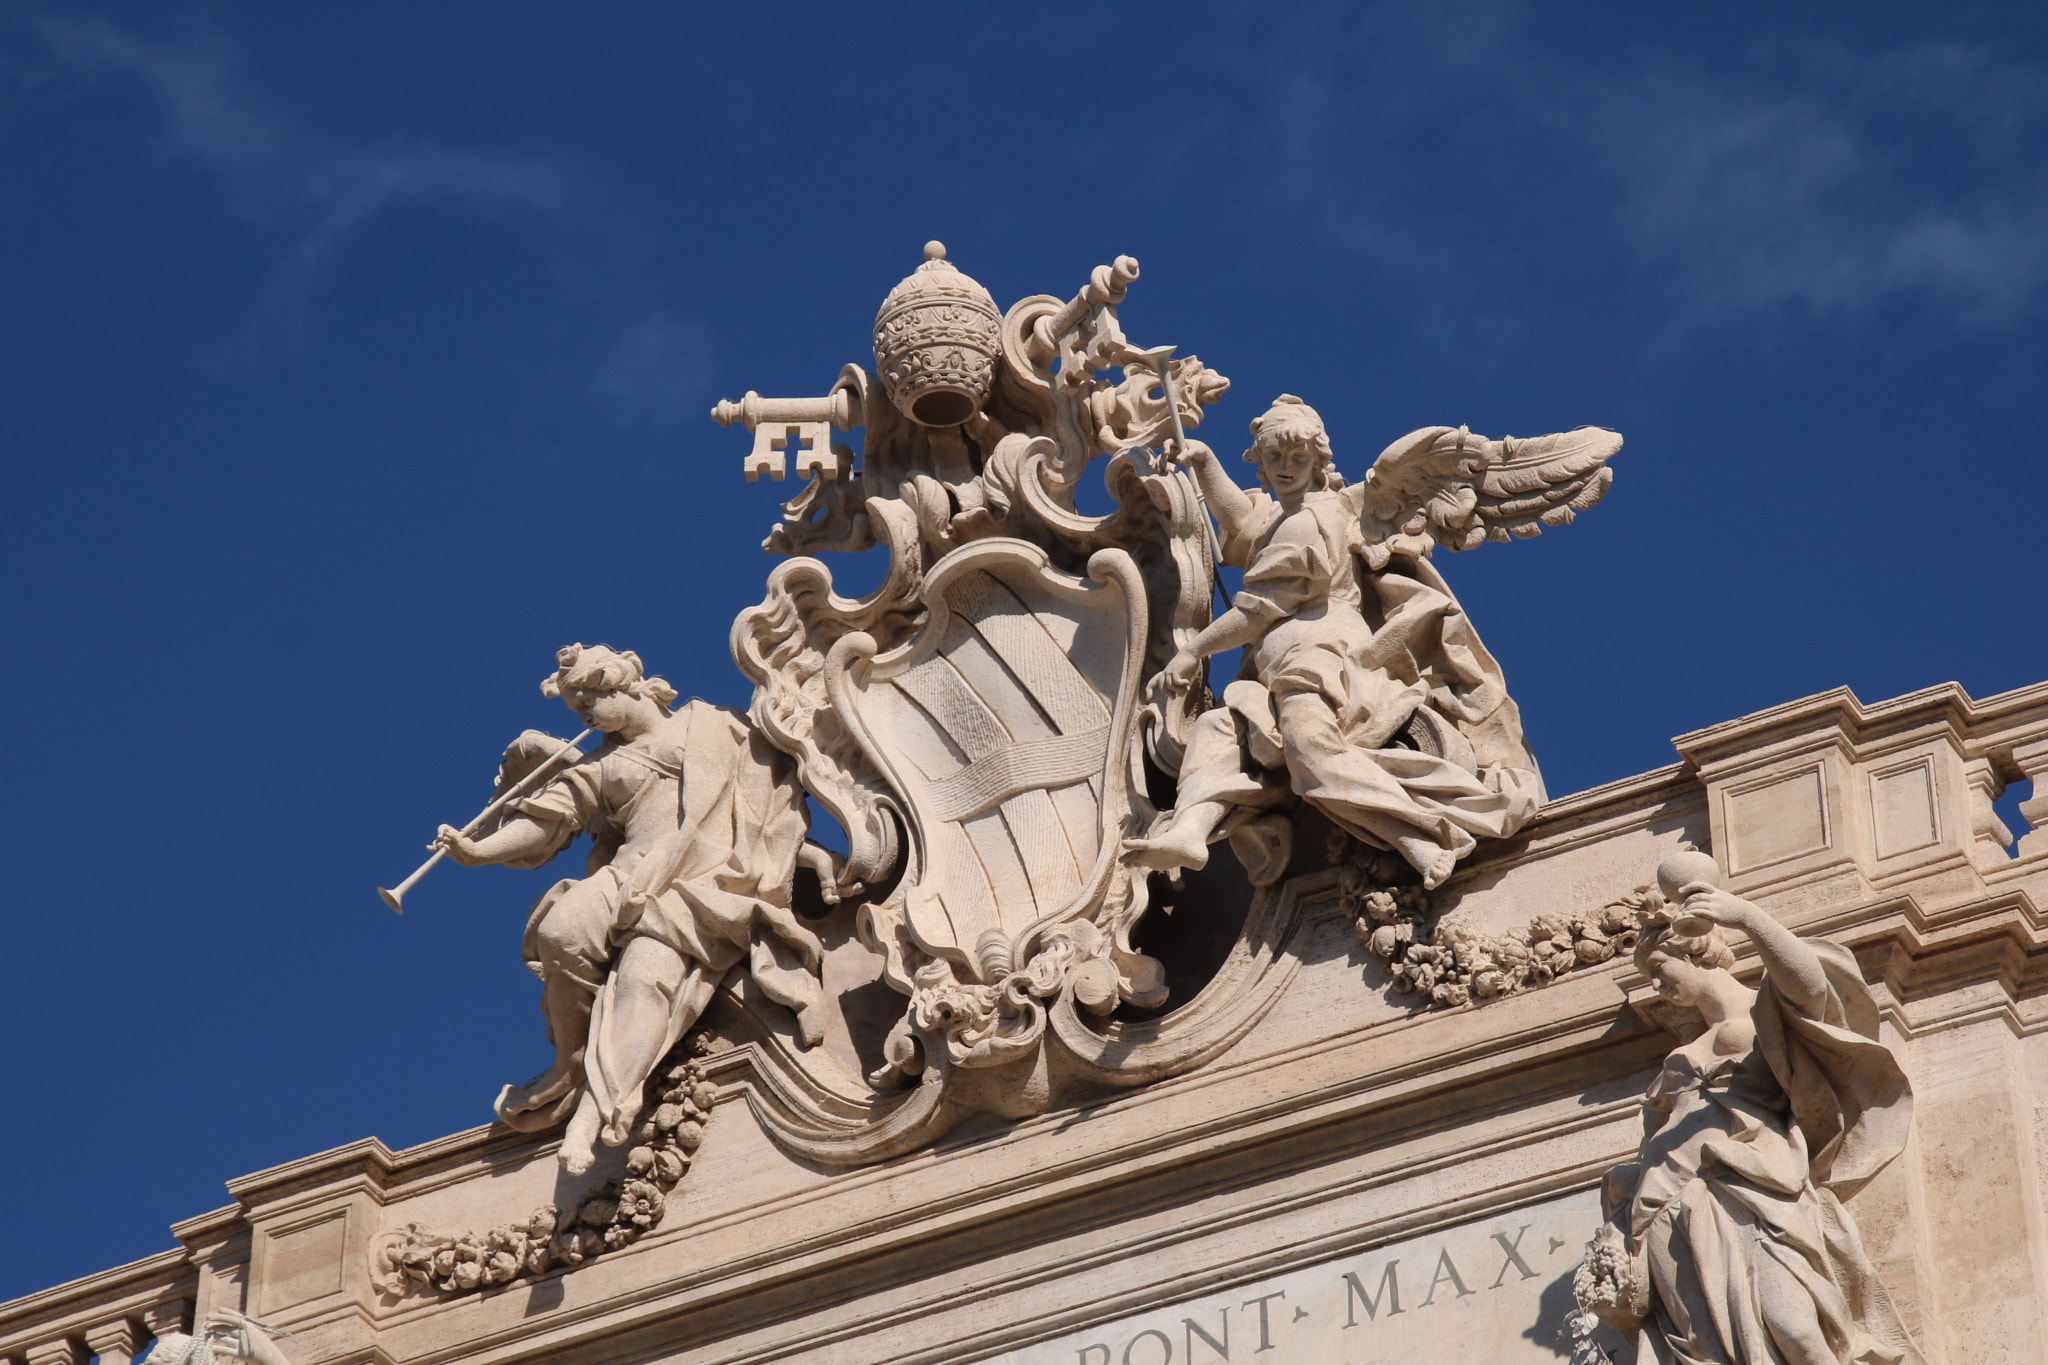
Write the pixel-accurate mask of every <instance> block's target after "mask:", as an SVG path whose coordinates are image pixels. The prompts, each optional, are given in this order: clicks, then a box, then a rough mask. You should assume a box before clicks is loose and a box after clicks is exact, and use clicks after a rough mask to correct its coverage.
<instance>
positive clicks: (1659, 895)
mask: <svg viewBox="0 0 2048 1365" xmlns="http://www.w3.org/2000/svg"><path fill="white" fill-rule="evenodd" d="M1657 881H1658V890H1657V892H1656V893H1655V894H1653V895H1651V897H1650V898H1649V900H1648V901H1647V902H1646V903H1645V904H1644V906H1643V909H1642V918H1641V927H1639V928H1638V929H1637V930H1636V951H1635V963H1636V970H1637V971H1639V972H1641V973H1642V974H1643V975H1644V976H1646V977H1648V978H1649V979H1650V984H1651V985H1652V986H1654V987H1655V988H1656V991H1657V994H1659V995H1661V996H1663V997H1664V998H1665V999H1666V1000H1669V1001H1670V1002H1671V1003H1672V1004H1674V1005H1680V1006H1687V1007H1690V1006H1691V1005H1692V1004H1693V1002H1694V1001H1695V1000H1697V999H1698V998H1699V992H1700V989H1701V987H1702V986H1703V985H1704V983H1705V979H1706V977H1707V974H1708V973H1711V972H1716V971H1727V970H1728V969H1729V968H1730V967H1733V966H1734V965H1735V952H1734V950H1733V949H1731V948H1730V947H1729V946H1728V940H1727V939H1726V938H1723V937H1722V935H1721V931H1720V930H1719V929H1709V930H1708V931H1707V932H1706V933H1704V934H1678V933H1673V932H1672V928H1671V925H1672V917H1673V915H1674V914H1675V913H1676V911H1677V906H1678V893H1679V891H1680V890H1681V889H1682V888H1683V887H1686V886H1690V885H1692V884H1693V883H1695V882H1702V881H1703V882H1708V883H1709V884H1712V885H1717V886H1718V885H1719V884H1720V882H1721V869H1720V867H1719V866H1718V865H1716V864H1715V862H1714V860H1713V859H1712V858H1710V857H1708V856H1707V855H1706V854H1704V853H1681V854H1674V855H1672V856H1671V857H1669V858H1667V859H1665V860H1664V862H1663V864H1662V865H1660V866H1659V867H1658V869H1657Z"/></svg>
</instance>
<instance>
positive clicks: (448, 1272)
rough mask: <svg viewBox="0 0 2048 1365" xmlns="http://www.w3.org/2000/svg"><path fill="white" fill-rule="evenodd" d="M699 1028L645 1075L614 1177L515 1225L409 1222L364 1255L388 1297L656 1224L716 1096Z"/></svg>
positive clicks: (611, 1244)
mask: <svg viewBox="0 0 2048 1365" xmlns="http://www.w3.org/2000/svg"><path fill="white" fill-rule="evenodd" d="M710 1050H711V1039H710V1036H709V1035H708V1034H705V1033H703V1032H701V1031H700V1032H695V1033H691V1034H689V1035H688V1036H687V1037H685V1038H684V1039H683V1041H682V1042H681V1043H679V1044H677V1045H676V1047H675V1048H674V1049H673V1050H672V1051H671V1052H670V1053H669V1055H668V1056H667V1057H666V1058H664V1059H663V1061H662V1064H661V1065H660V1066H658V1067H656V1068H655V1069H654V1075H653V1076H652V1077H651V1078H650V1079H649V1080H648V1082H647V1090H646V1093H645V1097H644V1099H645V1104H644V1107H643V1109H642V1114H643V1115H644V1117H642V1119H641V1121H640V1126H639V1128H638V1129H637V1130H636V1131H635V1132H634V1135H633V1136H634V1145H633V1146H632V1147H631V1148H629V1149H628V1150H627V1152H626V1174H625V1177H624V1178H623V1179H620V1180H613V1181H608V1182H606V1183H605V1184H604V1185H601V1186H599V1187H598V1188H597V1189H595V1190H592V1191H591V1192H590V1193H588V1194H586V1195H584V1196H583V1198H582V1199H581V1200H580V1201H579V1202H578V1203H577V1205H576V1207H574V1208H573V1209H570V1210H568V1211H567V1212H566V1213H563V1212H561V1211H559V1210H557V1209H556V1208H555V1206H554V1205H553V1204H544V1205H542V1206H541V1207H540V1208H537V1209H535V1210H534V1211H533V1212H532V1213H531V1214H528V1215H527V1217H526V1218H525V1219H524V1220H523V1221H520V1222H516V1223H505V1224H501V1225H500V1226H498V1227H494V1228H492V1229H490V1230H489V1231H487V1232H480V1233H479V1232H467V1233H463V1234H461V1235H459V1236H450V1235H448V1234H446V1233H439V1232H429V1231H427V1230H425V1229H423V1228H421V1227H420V1225H419V1224H417V1223H408V1224H407V1225H406V1226H405V1228H404V1230H403V1231H401V1232H396V1233H391V1234H389V1235H387V1236H386V1237H385V1238H384V1239H383V1240H382V1242H381V1243H380V1244H379V1245H378V1246H377V1248H376V1250H375V1252H374V1253H373V1255H372V1262H371V1278H372V1280H373V1281H374V1282H375V1283H376V1285H377V1288H378V1289H379V1290H380V1291H382V1292H383V1293H384V1294H386V1295H387V1296H390V1297H393V1298H397V1297H402V1296H404V1295H407V1294H415V1293H424V1292H426V1291H428V1290H429V1289H438V1290H441V1291H443V1292H444V1293H461V1292H462V1291H465V1290H470V1289H482V1288H485V1287H487V1286H490V1285H499V1284H506V1283H509V1282H510V1281H512V1280H515V1279H517V1278H519V1277H520V1276H522V1275H541V1274H545V1273H547V1272H548V1271H551V1270H558V1269H565V1268H567V1267H569V1266H575V1265H581V1264H582V1263H583V1262H585V1261H587V1260H589V1259H590V1258H591V1257H593V1256H597V1255H600V1254H602V1253H603V1252H606V1251H615V1250H617V1249H618V1248H620V1247H623V1246H626V1245H628V1244H629V1243H631V1242H633V1241H634V1240H636V1239H637V1238H639V1236H640V1235H641V1234H642V1233H645V1232H648V1231H650V1230H652V1229H653V1228H654V1226H655V1225H656V1224H657V1223H659V1222H660V1221H661V1215H662V1212H663V1208H664V1205H665V1201H666V1199H667V1196H668V1194H669V1193H670V1191H672V1190H674V1189H675V1187H676V1184H677V1182H678V1181H680V1180H681V1179H682V1178H683V1175H684V1173H685V1172H686V1171H688V1170H689V1169H690V1159H691V1157H692V1155H693V1154H694V1153H695V1152H696V1150H697V1148H698V1146H699V1145H700V1144H701V1143H702V1142H703V1141H704V1125H705V1123H706V1122H707V1121H708V1120H709V1119H710V1116H711V1107H712V1105H713V1104H714V1103H715V1102H716V1099H717V1096H716V1093H715V1092H714V1091H713V1090H712V1088H711V1086H710V1084H709V1083H708V1081H707V1080H706V1078H705V1074H704V1065H703V1060H702V1059H703V1058H704V1056H705V1055H706V1054H708V1053H709V1052H710Z"/></svg>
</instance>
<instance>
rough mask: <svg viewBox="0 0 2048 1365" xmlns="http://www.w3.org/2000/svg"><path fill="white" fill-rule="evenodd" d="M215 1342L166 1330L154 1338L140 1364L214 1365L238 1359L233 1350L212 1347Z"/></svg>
mask: <svg viewBox="0 0 2048 1365" xmlns="http://www.w3.org/2000/svg"><path fill="white" fill-rule="evenodd" d="M215 1345H216V1343H214V1342H211V1341H209V1340H207V1339H206V1338H205V1337H203V1336H199V1337H195V1336H188V1335H186V1334H185V1333H183V1332H166V1333H164V1334H163V1335H162V1336H160V1337H158V1338H157V1339H156V1345H154V1346H152V1347H150V1350H149V1354H148V1355H146V1356H144V1357H143V1358H142V1365H216V1362H227V1361H234V1360H239V1359H241V1357H240V1356H239V1355H236V1354H234V1353H233V1352H231V1351H229V1352H222V1351H217V1350H215V1349H214V1347H215Z"/></svg>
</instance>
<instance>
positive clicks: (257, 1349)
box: [142, 1309, 292, 1365]
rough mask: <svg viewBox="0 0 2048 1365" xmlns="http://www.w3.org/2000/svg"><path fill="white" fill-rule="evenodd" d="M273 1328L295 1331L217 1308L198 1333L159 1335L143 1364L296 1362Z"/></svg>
mask: <svg viewBox="0 0 2048 1365" xmlns="http://www.w3.org/2000/svg"><path fill="white" fill-rule="evenodd" d="M271 1332H279V1335H281V1336H290V1335H291V1334H290V1333H289V1332H281V1331H279V1329H278V1328H275V1327H270V1326H269V1324H267V1323H261V1322H258V1321H256V1319H254V1318H246V1317H243V1316H242V1315H241V1314H240V1313H235V1312H230V1311H227V1310H224V1309H216V1310H215V1311H214V1312H213V1314H212V1315H211V1316H210V1317H208V1318H207V1320H206V1322H205V1323H204V1324H203V1325H202V1326H201V1327H200V1329H199V1334H198V1335H197V1336H188V1335H186V1334H185V1333H183V1332H166V1333H164V1334H163V1335H162V1336H161V1337H159V1338H157V1342H156V1345H154V1346H152V1347H150V1350H149V1354H148V1355H147V1356H145V1357H143V1360H142V1365H231V1362H234V1361H249V1362H252V1365H292V1359H291V1357H290V1356H288V1355H286V1354H285V1353H284V1352H283V1351H282V1350H280V1349H279V1348H278V1345H277V1343H276V1342H275V1341H272V1340H271V1339H270V1333H271Z"/></svg>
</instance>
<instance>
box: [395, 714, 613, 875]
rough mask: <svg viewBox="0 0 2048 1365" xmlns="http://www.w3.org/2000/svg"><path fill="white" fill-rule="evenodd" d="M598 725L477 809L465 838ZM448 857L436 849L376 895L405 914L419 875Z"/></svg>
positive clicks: (445, 850)
mask: <svg viewBox="0 0 2048 1365" xmlns="http://www.w3.org/2000/svg"><path fill="white" fill-rule="evenodd" d="M596 728H597V727H596V726H594V725H592V726H589V727H587V728H585V730H584V731H583V733H582V734H580V735H578V736H576V738H574V739H572V740H570V741H569V742H568V743H567V744H564V745H563V746H562V747H561V748H559V749H557V750H555V751H554V752H553V753H551V754H549V755H548V756H547V757H546V758H544V759H542V760H541V762H540V763H539V764H537V765H536V766H535V767H534V770H533V771H532V772H530V773H528V774H527V775H526V776H524V777H522V778H520V779H519V780H518V781H517V782H514V783H513V784H512V785H511V786H510V787H507V788H506V789H505V791H504V792H503V793H502V794H501V795H500V796H499V797H498V798H497V799H496V800H494V801H492V802H491V804H490V805H488V806H485V807H484V808H483V809H482V810H480V811H478V812H477V816H476V819H474V820H472V821H470V822H469V823H468V824H466V825H464V826H463V827H462V837H463V838H465V839H466V838H468V837H469V836H470V835H472V834H474V833H475V832H476V831H477V830H479V829H481V828H482V827H483V824H484V822H485V821H486V820H488V819H490V818H491V817H492V816H493V815H496V814H497V813H498V812H499V811H500V810H503V809H504V807H505V803H506V802H507V801H510V800H511V799H512V798H514V797H515V796H521V795H523V794H525V792H526V789H527V788H528V787H531V786H532V785H533V784H534V781H535V780H536V779H537V778H539V777H540V775H541V774H542V773H544V772H546V771H547V770H548V769H550V768H552V767H554V766H555V764H556V762H557V761H559V760H560V759H561V758H562V757H563V756H564V755H566V754H573V753H577V752H579V750H578V749H577V748H576V746H577V745H579V744H581V743H582V742H583V741H584V740H586V739H588V738H589V737H590V733H591V731H592V730H595V729H596ZM447 856H448V850H447V849H445V848H437V849H435V850H434V856H433V857H431V858H429V859H427V860H426V861H425V862H423V863H421V864H420V865H419V866H418V867H417V868H415V869H414V870H413V874H412V875H411V876H410V877H407V878H406V879H405V880H404V881H402V882H400V883H399V884H398V885H397V886H394V887H392V888H391V889H390V890H388V891H387V890H386V889H385V888H383V887H381V886H380V887H378V888H377V894H378V895H379V896H382V897H383V898H384V903H385V904H386V905H388V906H390V907H391V908H392V910H393V911H395V912H396V913H398V914H401V915H402V914H404V913H405V893H406V892H408V891H410V890H412V889H413V887H414V886H415V885H416V884H417V883H418V882H419V879H420V878H422V877H424V876H426V875H427V874H428V873H429V872H431V871H433V870H434V864H435V863H438V862H440V861H441V860H442V859H443V858H445V857H447Z"/></svg>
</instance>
